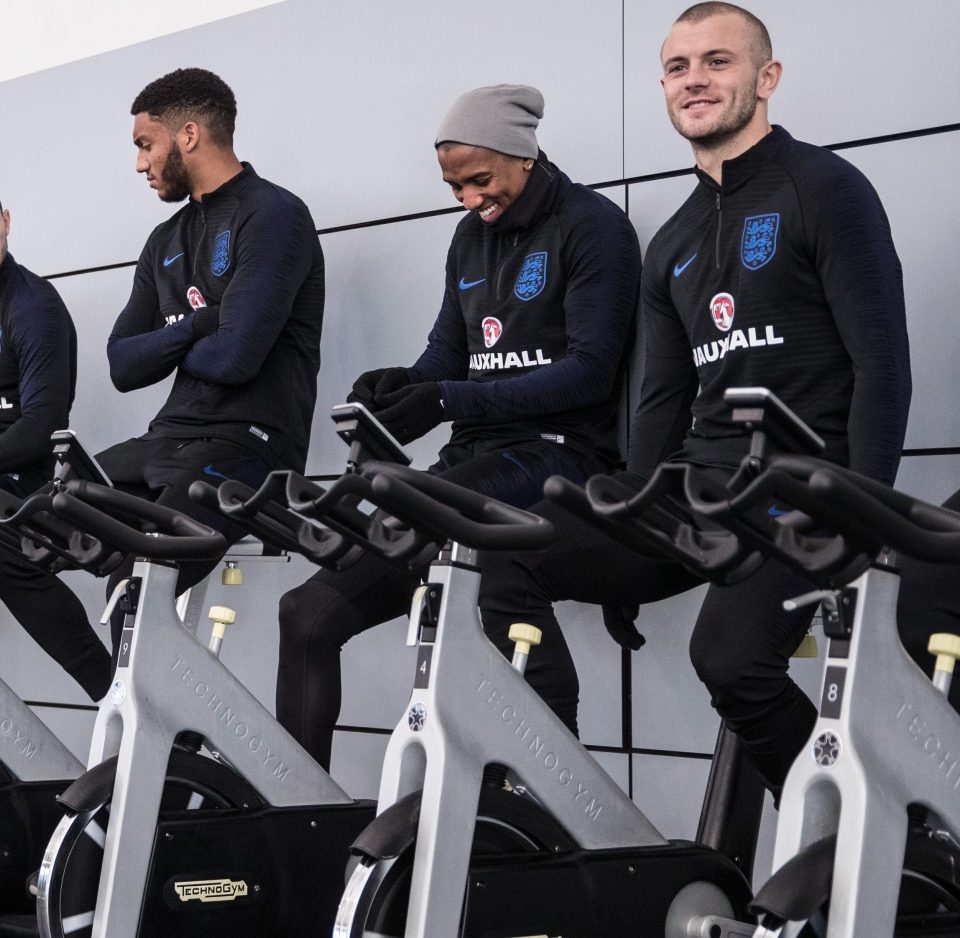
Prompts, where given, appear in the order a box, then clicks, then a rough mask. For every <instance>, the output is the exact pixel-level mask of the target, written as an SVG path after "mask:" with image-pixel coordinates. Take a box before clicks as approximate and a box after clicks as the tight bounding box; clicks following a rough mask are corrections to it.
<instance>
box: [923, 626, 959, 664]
mask: <svg viewBox="0 0 960 938" xmlns="http://www.w3.org/2000/svg"><path fill="white" fill-rule="evenodd" d="M927 651H929V652H930V654H931V655H936V656H937V664H936V669H937V670H938V671H946V672H947V673H948V674H952V673H953V666H954V664H956V661H957V658H960V635H951V634H950V633H949V632H937V633H936V634H934V635H931V636H930V641H929V642H928V643H927Z"/></svg>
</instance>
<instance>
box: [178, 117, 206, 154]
mask: <svg viewBox="0 0 960 938" xmlns="http://www.w3.org/2000/svg"><path fill="white" fill-rule="evenodd" d="M201 136H202V129H201V127H200V125H199V124H198V123H197V122H196V121H187V122H186V123H185V124H184V125H183V126H182V127H181V128H180V129H179V130H178V131H177V142H178V143H179V144H180V149H181V150H183V151H184V152H185V153H191V152H192V151H193V150H195V149H196V148H197V145H198V144H199V143H200V137H201Z"/></svg>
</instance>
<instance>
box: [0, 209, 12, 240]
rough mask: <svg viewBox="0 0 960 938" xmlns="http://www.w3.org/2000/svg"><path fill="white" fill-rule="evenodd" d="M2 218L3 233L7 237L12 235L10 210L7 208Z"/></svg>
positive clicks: (1, 215)
mask: <svg viewBox="0 0 960 938" xmlns="http://www.w3.org/2000/svg"><path fill="white" fill-rule="evenodd" d="M0 218H2V219H3V233H4V234H5V235H8V234H10V209H8V208H5V209H4V210H3V213H2V214H0Z"/></svg>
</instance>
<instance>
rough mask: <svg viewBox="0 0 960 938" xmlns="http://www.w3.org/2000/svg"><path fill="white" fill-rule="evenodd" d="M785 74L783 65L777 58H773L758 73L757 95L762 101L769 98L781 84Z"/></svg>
mask: <svg viewBox="0 0 960 938" xmlns="http://www.w3.org/2000/svg"><path fill="white" fill-rule="evenodd" d="M782 74H783V65H782V64H781V63H780V62H778V61H777V60H776V59H771V60H770V61H769V62H767V64H766V65H764V66H763V68H761V69H760V71H759V72H758V73H757V97H758V98H759V99H760V100H761V101H766V100H768V99H769V98H770V97H771V96H772V95H773V93H774V91H776V90H777V86H778V85H779V84H780V76H781V75H782Z"/></svg>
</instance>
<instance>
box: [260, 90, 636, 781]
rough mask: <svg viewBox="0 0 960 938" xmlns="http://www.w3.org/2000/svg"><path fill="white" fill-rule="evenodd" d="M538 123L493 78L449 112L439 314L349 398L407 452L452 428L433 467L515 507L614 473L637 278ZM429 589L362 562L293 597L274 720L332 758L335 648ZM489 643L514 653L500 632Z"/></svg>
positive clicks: (619, 239) (527, 104) (440, 148)
mask: <svg viewBox="0 0 960 938" xmlns="http://www.w3.org/2000/svg"><path fill="white" fill-rule="evenodd" d="M542 115H543V97H542V96H541V94H540V92H539V91H537V90H536V89H535V88H531V87H528V86H525V85H496V86H493V87H486V88H478V89H475V90H473V91H469V92H467V93H466V94H464V95H462V96H461V97H460V98H459V99H458V100H457V101H456V103H455V104H454V105H453V107H452V109H451V110H450V112H449V113H448V114H447V116H446V117H445V118H444V120H443V122H442V123H441V125H440V130H439V132H438V133H437V138H436V144H435V146H436V152H437V158H438V160H439V163H440V169H441V171H442V173H443V179H444V182H446V183H447V184H448V185H449V186H450V187H451V189H452V190H453V195H454V197H455V198H456V199H457V200H458V201H459V202H462V203H463V205H464V207H465V208H466V209H468V214H467V216H466V217H465V218H464V219H463V220H462V221H461V222H460V224H459V225H458V226H457V230H456V232H455V234H454V237H453V241H452V243H451V245H450V249H449V252H448V254H447V266H446V287H445V290H444V297H443V303H442V304H441V307H440V312H439V315H438V316H437V319H436V322H435V323H434V326H433V329H432V330H431V332H430V335H429V337H428V339H427V348H426V350H425V351H424V352H423V354H422V355H421V356H420V357H419V358H418V359H417V360H416V361H415V362H414V363H413V365H412V366H410V367H388V368H377V369H375V370H373V371H368V372H365V373H364V374H362V375H360V377H359V378H358V379H357V380H356V383H355V384H354V386H353V391H352V392H351V394H350V396H349V399H350V400H354V401H360V402H362V403H364V404H365V405H366V406H367V407H369V408H371V409H372V410H373V411H374V412H375V413H376V414H377V416H378V417H379V418H380V420H381V421H382V422H383V423H384V424H385V425H386V426H387V428H388V429H389V430H391V431H392V432H393V433H394V434H395V435H396V436H397V438H398V439H399V440H400V441H401V442H403V443H406V442H409V441H411V440H414V439H416V438H417V437H420V436H422V435H423V434H425V433H427V432H428V431H429V430H431V429H433V428H434V427H436V426H437V425H438V424H440V423H442V422H445V421H451V422H452V428H451V435H450V440H449V442H448V443H447V444H446V445H444V446H443V447H442V449H441V450H440V453H439V455H438V458H437V461H436V462H435V463H434V464H433V465H432V466H431V467H430V469H429V471H430V472H433V473H437V474H439V475H442V476H443V477H444V478H446V479H450V480H452V481H454V482H457V483H459V484H461V485H463V486H465V487H467V488H470V489H474V490H476V491H480V492H483V493H486V494H489V495H491V496H494V497H495V498H499V499H502V500H503V501H505V502H509V503H510V504H512V505H516V506H520V507H524V506H527V505H530V504H532V503H533V502H535V501H537V500H538V499H539V498H540V497H541V493H542V487H543V482H544V480H545V479H546V478H547V477H549V476H551V475H554V474H560V475H564V476H567V477H568V478H570V479H573V480H575V481H578V482H580V481H583V480H585V479H586V478H587V477H588V476H590V475H592V474H593V473H596V472H601V471H604V470H606V469H607V468H609V467H610V466H612V465H614V464H615V463H616V462H617V460H618V458H619V456H618V453H617V447H616V442H615V411H616V407H617V403H618V398H619V387H620V381H621V375H622V365H623V362H624V357H625V354H626V350H627V348H628V346H629V343H630V340H631V338H632V330H633V328H634V319H635V315H636V307H637V302H638V293H639V279H640V250H639V245H638V242H637V237H636V234H635V232H634V230H633V227H632V226H631V224H630V222H629V220H628V219H627V217H626V216H625V215H624V213H623V212H622V211H621V210H620V209H619V208H618V207H617V206H615V205H614V204H613V203H612V202H610V201H609V200H608V199H606V198H604V197H603V196H601V195H598V194H596V193H594V192H591V191H590V190H589V189H587V188H585V187H584V186H582V185H578V184H575V183H573V182H571V181H570V179H569V178H567V176H565V175H564V174H563V173H562V172H561V171H560V170H559V169H558V168H557V167H556V166H555V165H554V164H553V163H551V162H550V160H549V159H548V158H547V156H546V154H545V153H544V152H543V151H542V150H541V149H540V148H539V146H538V144H537V139H536V133H535V131H536V128H537V125H538V122H539V119H540V118H541V117H542ZM418 583H419V577H418V576H417V575H414V574H409V575H404V574H402V573H400V572H399V571H397V570H394V569H393V568H392V567H390V566H388V565H387V564H385V563H384V562H382V561H380V560H378V559H377V558H375V557H364V558H363V559H362V560H361V561H360V562H359V563H357V564H356V565H355V566H353V567H351V568H350V569H348V570H345V571H342V572H336V573H333V572H329V571H326V570H321V571H320V572H318V573H317V574H316V575H315V576H313V577H311V579H309V580H308V581H307V582H306V583H304V584H303V585H301V586H299V587H298V588H296V589H294V590H292V591H290V592H289V593H287V594H286V595H285V596H284V597H283V598H282V600H281V603H280V666H279V673H278V678H277V715H278V718H279V719H280V722H281V723H283V725H284V726H285V727H286V728H287V729H288V730H290V732H291V733H292V734H293V735H294V736H295V737H296V738H297V739H299V740H300V741H301V742H302V743H303V745H304V746H305V747H306V748H307V750H308V751H309V752H311V753H312V754H313V755H314V757H315V758H317V759H318V760H319V761H320V762H321V763H322V764H323V765H325V766H328V765H329V762H330V750H331V744H332V739H333V732H334V727H335V724H336V721H337V717H338V714H339V711H340V649H341V646H342V645H343V644H344V643H345V642H346V641H347V640H348V639H349V638H351V637H352V636H354V635H357V634H359V633H360V632H363V631H364V630H366V629H369V628H371V627H372V626H374V625H377V624H379V623H381V622H385V621H387V620H389V619H393V618H395V617H396V616H399V615H403V614H404V613H406V612H408V611H409V608H410V600H411V597H412V595H413V591H414V589H415V587H416V586H417V584H418ZM492 637H493V639H494V640H495V641H496V642H497V644H498V646H499V647H500V648H501V649H503V650H507V639H506V631H505V630H504V631H503V633H502V634H497V635H493V636H492ZM507 653H508V654H509V651H507ZM545 683H548V682H545ZM542 689H544V690H545V696H546V699H547V701H548V702H550V701H551V698H550V696H549V694H548V693H546V690H548V688H546V687H544V688H542Z"/></svg>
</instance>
